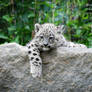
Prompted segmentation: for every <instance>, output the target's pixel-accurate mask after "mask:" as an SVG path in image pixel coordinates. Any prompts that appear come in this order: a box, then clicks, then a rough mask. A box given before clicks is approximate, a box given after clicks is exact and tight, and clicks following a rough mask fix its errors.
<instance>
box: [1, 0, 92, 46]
mask: <svg viewBox="0 0 92 92" xmlns="http://www.w3.org/2000/svg"><path fill="white" fill-rule="evenodd" d="M87 3H89V2H88V0H2V1H0V14H1V16H0V43H5V42H17V43H19V44H22V45H25V44H26V43H27V42H28V41H30V40H31V39H32V30H33V29H34V24H35V23H41V24H42V23H46V22H49V23H54V24H56V25H59V24H65V25H66V32H65V36H66V38H67V39H68V40H71V41H74V42H78V43H84V44H86V45H87V46H88V47H92V31H91V30H92V28H91V26H92V22H90V20H91V18H90V16H89V14H88V13H87V8H85V7H86V4H87Z"/></svg>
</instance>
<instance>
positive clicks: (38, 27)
mask: <svg viewBox="0 0 92 92" xmlns="http://www.w3.org/2000/svg"><path fill="white" fill-rule="evenodd" d="M40 28H41V25H40V24H39V23H36V24H35V33H37V32H38V31H39V29H40Z"/></svg>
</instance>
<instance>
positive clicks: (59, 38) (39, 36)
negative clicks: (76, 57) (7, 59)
mask: <svg viewBox="0 0 92 92" xmlns="http://www.w3.org/2000/svg"><path fill="white" fill-rule="evenodd" d="M64 30H65V29H64V26H63V25H61V26H55V25H54V24H51V23H45V24H42V25H40V24H35V29H34V31H35V36H34V38H33V40H32V41H30V42H29V43H28V44H27V47H28V55H29V59H30V73H31V74H32V76H33V77H40V76H41V75H42V59H41V57H40V51H48V50H50V49H54V48H57V47H59V46H63V47H82V48H85V47H86V46H85V45H82V44H74V43H73V42H68V41H66V39H65V38H64V36H63V35H62V33H63V31H64Z"/></svg>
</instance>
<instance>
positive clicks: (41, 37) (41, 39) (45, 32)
mask: <svg viewBox="0 0 92 92" xmlns="http://www.w3.org/2000/svg"><path fill="white" fill-rule="evenodd" d="M59 32H60V27H59V26H55V25H54V24H51V23H45V24H38V23H37V24H35V37H34V38H36V39H37V41H38V44H39V46H40V48H41V50H43V51H47V50H50V49H52V48H55V46H56V44H57V41H58V39H57V35H56V34H60V33H59Z"/></svg>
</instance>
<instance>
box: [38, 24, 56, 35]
mask: <svg viewBox="0 0 92 92" xmlns="http://www.w3.org/2000/svg"><path fill="white" fill-rule="evenodd" d="M55 30H56V26H55V25H54V24H50V23H46V24H43V25H41V28H40V32H41V33H42V34H44V35H47V34H54V32H55Z"/></svg>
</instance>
